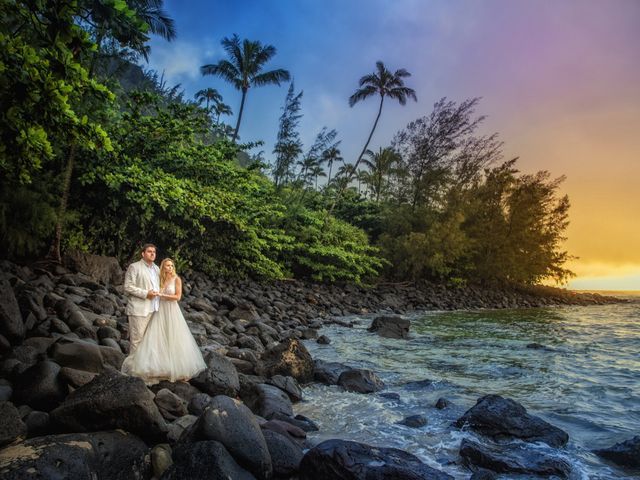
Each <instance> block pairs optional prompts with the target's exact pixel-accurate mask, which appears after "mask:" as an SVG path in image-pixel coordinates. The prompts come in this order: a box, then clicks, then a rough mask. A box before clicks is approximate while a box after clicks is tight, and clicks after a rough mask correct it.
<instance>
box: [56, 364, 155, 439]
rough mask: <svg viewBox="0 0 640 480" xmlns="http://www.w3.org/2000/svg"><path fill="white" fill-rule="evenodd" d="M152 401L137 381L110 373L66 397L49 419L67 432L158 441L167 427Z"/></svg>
mask: <svg viewBox="0 0 640 480" xmlns="http://www.w3.org/2000/svg"><path fill="white" fill-rule="evenodd" d="M153 400H154V396H153V393H151V391H150V390H149V389H147V387H146V386H145V384H144V381H143V380H142V379H141V378H137V377H128V376H126V375H122V374H120V373H118V372H112V373H108V374H102V375H98V376H97V377H96V378H95V379H93V380H92V381H91V382H89V383H87V384H86V385H84V386H82V387H80V388H78V389H77V390H75V391H74V392H72V393H71V394H69V396H68V397H67V398H66V399H65V401H64V402H63V403H62V404H61V405H60V406H59V407H58V408H56V409H55V410H53V411H52V412H51V419H52V420H53V422H55V423H56V424H57V425H59V426H60V427H61V428H63V429H65V430H67V431H74V432H87V431H98V430H110V429H116V428H120V429H122V430H125V431H127V432H131V433H135V434H136V435H139V436H140V437H141V438H143V439H145V440H148V441H162V440H163V439H164V437H165V435H166V432H167V426H166V424H165V421H164V419H163V418H162V415H161V414H160V412H159V411H158V407H157V406H156V404H155V403H154V401H153Z"/></svg>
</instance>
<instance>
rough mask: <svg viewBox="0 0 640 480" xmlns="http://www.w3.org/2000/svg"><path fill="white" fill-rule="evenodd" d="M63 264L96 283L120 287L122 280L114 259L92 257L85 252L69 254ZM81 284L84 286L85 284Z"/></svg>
mask: <svg viewBox="0 0 640 480" xmlns="http://www.w3.org/2000/svg"><path fill="white" fill-rule="evenodd" d="M65 263H66V264H67V265H69V266H70V268H72V269H74V270H77V271H78V272H81V273H84V274H85V275H88V276H89V277H91V278H92V279H93V280H95V281H96V282H101V283H104V284H111V285H122V281H123V279H124V273H123V272H122V268H120V263H119V262H118V259H116V258H114V257H105V256H102V255H93V254H90V253H85V252H69V253H67V254H66V255H65ZM83 283H84V284H86V282H83ZM98 287H99V285H98Z"/></svg>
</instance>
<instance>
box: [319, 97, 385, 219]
mask: <svg viewBox="0 0 640 480" xmlns="http://www.w3.org/2000/svg"><path fill="white" fill-rule="evenodd" d="M383 102H384V95H381V96H380V107H379V108H378V115H377V116H376V121H375V122H373V128H372V129H371V133H370V134H369V138H367V143H365V144H364V148H363V149H362V151H361V152H360V155H359V156H358V160H356V163H355V164H354V165H353V170H352V171H351V172H349V173H347V178H346V181H345V183H344V187H343V188H341V189H340V190H339V191H338V193H337V194H336V198H335V199H334V200H333V205H331V208H330V209H329V213H331V212H333V209H334V208H335V206H336V203H338V200H339V199H340V196H341V195H342V191H343V190H344V189H345V188H346V186H347V185H348V184H349V180H351V177H352V176H353V173H354V172H355V171H356V170H357V168H358V165H360V160H362V157H363V156H364V152H366V151H367V148H368V147H369V142H370V141H371V137H373V132H375V131H376V127H377V126H378V120H380V114H381V113H382V103H383Z"/></svg>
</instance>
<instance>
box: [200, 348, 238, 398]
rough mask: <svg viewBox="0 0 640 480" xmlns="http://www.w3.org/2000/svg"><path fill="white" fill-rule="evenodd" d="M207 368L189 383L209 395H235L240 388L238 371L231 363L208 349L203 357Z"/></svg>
mask: <svg viewBox="0 0 640 480" xmlns="http://www.w3.org/2000/svg"><path fill="white" fill-rule="evenodd" d="M204 361H205V362H206V364H207V369H206V370H205V371H204V372H202V373H200V374H199V375H198V376H197V377H194V378H192V379H191V383H192V384H193V385H195V386H196V387H197V388H198V389H200V390H201V391H203V392H205V393H208V394H209V395H211V396H215V395H227V396H230V397H235V396H236V395H237V394H238V391H239V390H240V380H239V379H238V371H237V370H236V367H234V366H233V363H231V361H230V360H229V359H228V358H226V357H223V356H222V355H220V354H219V353H216V352H213V351H210V352H209V353H207V354H206V355H205V357H204Z"/></svg>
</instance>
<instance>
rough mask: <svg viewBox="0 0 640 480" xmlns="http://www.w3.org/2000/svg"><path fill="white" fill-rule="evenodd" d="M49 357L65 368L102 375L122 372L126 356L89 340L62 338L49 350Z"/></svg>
mask: <svg viewBox="0 0 640 480" xmlns="http://www.w3.org/2000/svg"><path fill="white" fill-rule="evenodd" d="M49 356H50V357H51V358H52V359H54V360H55V361H56V362H57V363H58V364H60V365H62V366H63V367H69V368H74V369H76V370H84V371H85V372H94V373H101V372H103V371H105V370H108V369H116V370H120V367H121V366H122V362H123V361H124V358H125V357H124V354H123V353H122V352H121V351H120V350H116V349H115V348H112V347H106V346H102V345H96V344H95V343H92V342H90V341H87V340H73V339H68V338H60V339H59V340H58V341H56V342H55V343H54V344H53V345H52V346H51V347H50V348H49Z"/></svg>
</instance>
